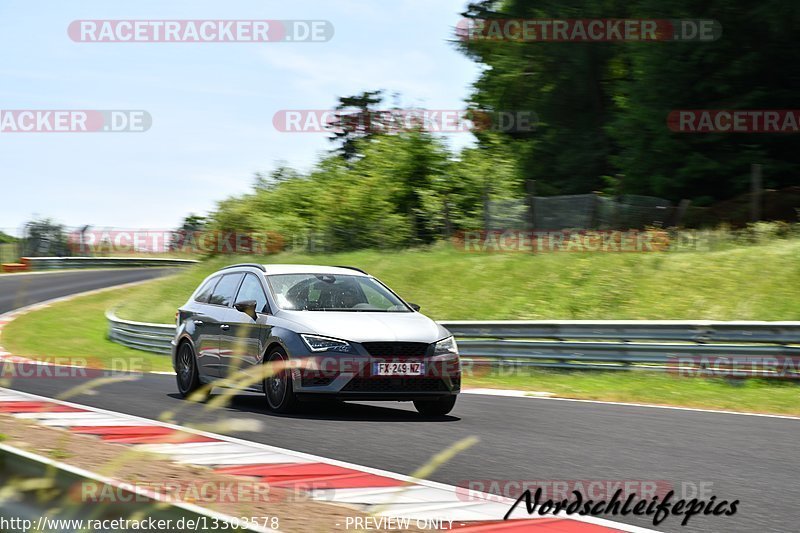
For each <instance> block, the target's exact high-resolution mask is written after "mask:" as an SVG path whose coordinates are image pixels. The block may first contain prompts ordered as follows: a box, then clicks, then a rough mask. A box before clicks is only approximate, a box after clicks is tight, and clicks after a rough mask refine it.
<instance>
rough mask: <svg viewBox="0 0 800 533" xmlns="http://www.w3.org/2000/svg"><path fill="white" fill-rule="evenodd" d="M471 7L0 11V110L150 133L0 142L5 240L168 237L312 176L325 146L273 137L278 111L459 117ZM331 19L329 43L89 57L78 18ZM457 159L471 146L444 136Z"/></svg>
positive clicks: (259, 5)
mask: <svg viewBox="0 0 800 533" xmlns="http://www.w3.org/2000/svg"><path fill="white" fill-rule="evenodd" d="M465 5H466V0H435V1H430V0H394V1H392V2H378V1H375V0H336V1H330V0H313V1H312V0H293V1H291V2H287V1H282V2H278V1H274V0H252V1H249V0H238V1H237V0H227V1H225V2H219V1H206V0H190V1H170V2H163V1H149V0H148V1H137V2H121V1H109V0H99V1H94V0H84V1H81V2H63V1H61V0H52V1H30V0H4V1H3V2H2V3H0V80H2V83H0V110H25V109H28V110H30V109H35V110H64V109H86V110H94V109H98V110H104V109H125V110H127V109H135V110H145V111H147V113H149V114H150V116H151V117H152V127H151V128H150V129H149V130H148V131H146V132H131V133H119V132H118V133H107V132H99V133H53V132H37V133H14V132H3V133H0V229H2V230H5V231H6V232H14V233H18V229H19V228H20V227H21V225H22V224H23V223H24V222H25V221H27V220H30V219H31V218H32V217H49V218H52V219H54V220H56V221H57V222H60V223H63V224H65V225H67V226H82V225H84V224H91V225H92V226H94V227H97V228H100V227H117V228H173V227H176V226H178V225H179V224H180V222H181V221H182V220H183V218H184V216H186V215H187V214H189V213H190V212H191V213H198V214H205V213H207V212H208V211H209V210H212V209H213V208H214V206H215V204H216V202H217V201H219V200H222V199H224V198H226V197H229V196H232V195H238V194H242V193H244V192H246V191H247V190H248V189H249V188H250V186H251V184H252V183H253V174H254V173H255V172H257V171H261V172H269V170H271V169H273V168H275V166H276V164H279V163H280V162H285V163H287V164H289V165H290V166H293V167H295V168H299V169H301V170H308V169H309V168H311V167H312V166H313V164H314V163H315V161H317V160H318V158H319V157H320V155H322V154H324V153H325V152H326V151H327V150H330V148H331V146H332V145H331V143H330V141H328V138H327V135H326V134H325V133H286V132H279V131H277V130H276V129H275V127H274V126H273V123H272V118H273V116H274V115H275V113H276V112H279V111H281V110H287V109H331V108H332V107H334V106H335V105H336V103H337V97H338V96H344V95H352V94H358V93H360V92H361V91H364V90H373V89H385V90H387V91H388V92H389V93H394V92H398V93H400V95H401V100H400V103H401V105H402V106H403V107H421V108H427V109H463V107H464V105H465V104H464V102H465V99H466V98H467V97H468V95H469V93H470V86H471V84H472V82H473V81H474V80H475V79H476V78H477V76H478V74H479V71H480V67H479V66H478V65H477V64H475V63H474V62H472V61H470V60H469V59H468V58H466V57H465V56H464V55H463V54H461V53H460V52H459V51H458V50H457V49H456V48H455V46H454V45H453V44H452V42H451V41H452V39H453V34H454V27H455V25H456V24H457V23H458V21H459V19H460V15H459V13H460V12H461V11H463V9H464V7H465ZM87 19H89V20H104V19H133V20H145V19H146V20H151V19H152V20H174V19H194V20H198V19H202V20H206V19H213V20H217V19H226V20H227V19H242V20H251V19H256V20H262V19H278V20H287V19H303V20H309V19H310V20H325V21H330V23H331V24H332V25H333V28H334V31H335V33H334V36H333V38H332V39H331V40H330V41H328V42H295V43H292V42H288V43H287V42H272V43H252V42H250V43H245V42H242V43H185V42H183V43H85V42H74V41H72V40H71V39H70V37H69V36H68V34H67V28H68V27H69V25H70V23H71V22H73V21H75V20H87ZM447 142H448V143H449V144H450V146H451V147H452V148H454V149H458V148H460V147H463V146H465V145H468V144H470V143H472V142H474V139H473V137H472V135H471V134H469V133H453V134H449V135H447Z"/></svg>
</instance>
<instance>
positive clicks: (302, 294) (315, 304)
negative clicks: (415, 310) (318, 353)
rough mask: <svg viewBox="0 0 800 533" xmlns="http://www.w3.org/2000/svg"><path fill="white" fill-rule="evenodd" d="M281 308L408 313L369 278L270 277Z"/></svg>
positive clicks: (342, 276)
mask: <svg viewBox="0 0 800 533" xmlns="http://www.w3.org/2000/svg"><path fill="white" fill-rule="evenodd" d="M267 280H268V281H269V285H270V288H271V289H272V294H273V295H274V296H275V300H276V302H277V304H278V307H280V308H281V309H287V310H295V311H350V312H359V311H360V312H381V313H408V312H410V310H409V309H408V307H406V305H405V304H404V303H403V302H402V301H401V300H400V299H399V298H398V297H397V296H395V295H394V294H393V293H392V292H391V291H390V290H389V289H387V288H386V287H384V286H383V285H381V284H380V283H379V282H378V281H376V280H375V279H373V278H370V277H367V276H349V275H340V274H335V275H334V274H274V275H271V276H267Z"/></svg>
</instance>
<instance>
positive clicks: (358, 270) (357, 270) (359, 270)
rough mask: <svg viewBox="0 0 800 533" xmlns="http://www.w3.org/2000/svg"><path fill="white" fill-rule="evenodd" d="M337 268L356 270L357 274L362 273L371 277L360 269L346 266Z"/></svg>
mask: <svg viewBox="0 0 800 533" xmlns="http://www.w3.org/2000/svg"><path fill="white" fill-rule="evenodd" d="M335 267H336V268H346V269H348V270H355V271H356V272H361V273H362V274H367V276H369V274H368V273H367V272H365V271H364V270H361V269H360V268H356V267H351V266H345V265H335Z"/></svg>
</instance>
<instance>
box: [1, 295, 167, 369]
mask: <svg viewBox="0 0 800 533" xmlns="http://www.w3.org/2000/svg"><path fill="white" fill-rule="evenodd" d="M135 290H136V288H135V287H130V288H125V289H116V290H113V291H108V292H101V293H98V294H92V295H89V296H82V297H79V298H76V299H74V300H70V301H66V302H60V303H57V304H53V305H52V306H50V307H47V308H45V309H42V310H39V311H33V312H30V313H27V314H24V315H22V316H21V317H19V318H17V319H16V320H14V321H13V322H11V323H10V324H8V325H7V326H6V327H5V328H4V329H3V337H2V339H1V340H0V342H2V345H3V346H4V347H5V349H6V350H8V351H10V352H11V353H13V354H15V355H20V356H25V357H29V358H31V359H37V360H45V361H49V362H54V363H59V364H77V363H80V364H84V363H83V362H84V361H85V362H88V363H91V364H92V366H98V367H103V368H113V369H117V370H134V371H137V372H140V371H145V370H154V371H167V370H172V366H171V364H170V358H169V356H166V355H158V354H153V353H149V352H142V351H139V350H131V349H130V348H126V347H124V346H121V345H119V344H116V343H113V342H111V341H109V340H108V339H107V338H106V335H107V332H108V324H107V322H106V318H105V310H106V309H108V308H109V307H113V306H115V305H117V304H118V303H119V302H120V301H122V300H126V299H128V298H130V297H131V296H132V295H133V293H134V291H135Z"/></svg>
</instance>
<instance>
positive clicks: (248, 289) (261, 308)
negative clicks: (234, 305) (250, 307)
mask: <svg viewBox="0 0 800 533" xmlns="http://www.w3.org/2000/svg"><path fill="white" fill-rule="evenodd" d="M247 300H255V301H256V310H257V311H258V312H259V313H262V312H265V308H266V306H267V295H266V294H264V289H263V288H262V286H261V282H260V281H258V278H257V277H256V276H255V275H253V274H247V275H245V277H244V281H243V282H242V287H241V288H240V289H239V295H238V296H237V297H236V301H237V302H245V301H247Z"/></svg>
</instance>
